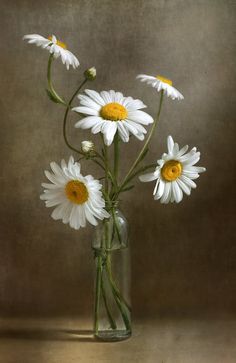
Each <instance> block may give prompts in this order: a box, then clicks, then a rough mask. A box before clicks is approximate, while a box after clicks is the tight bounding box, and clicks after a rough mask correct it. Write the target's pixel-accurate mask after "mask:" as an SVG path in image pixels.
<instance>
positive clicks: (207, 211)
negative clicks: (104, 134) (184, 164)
mask: <svg viewBox="0 0 236 363" xmlns="http://www.w3.org/2000/svg"><path fill="white" fill-rule="evenodd" d="M0 5H1V12H0V14H1V15H0V18H1V19H0V21H1V45H0V46H1V52H0V57H1V68H0V72H1V74H0V80H1V81H0V82H1V91H0V92H1V93H0V102H1V154H0V157H1V195H0V198H1V203H0V215H1V245H0V309H1V310H0V311H1V315H13V314H26V315H27V314H29V315H32V314H34V315H46V314H55V315H56V314H65V315H71V314H77V315H79V316H85V315H86V314H87V315H91V314H92V313H91V311H92V301H93V294H92V292H93V272H92V271H93V258H92V253H91V250H90V241H91V235H92V232H93V231H92V228H90V227H89V228H87V229H83V230H80V231H79V232H76V231H73V230H71V229H70V228H69V227H68V226H64V225H63V224H62V223H60V222H54V221H53V220H52V219H51V218H50V216H49V215H50V210H47V209H46V208H45V207H44V204H43V202H42V201H40V200H39V194H40V192H41V186H40V184H41V182H42V181H43V180H44V175H43V170H44V169H46V168H48V165H49V162H50V161H51V160H55V161H60V160H61V158H64V157H65V158H67V157H68V156H69V155H70V151H68V150H67V148H66V147H65V145H64V143H63V139H62V132H61V126H62V117H63V107H61V106H57V105H54V104H52V103H51V102H50V101H49V100H48V99H47V97H46V94H45V85H46V79H45V71H46V65H47V52H46V51H43V50H41V49H38V48H36V47H35V46H29V45H26V44H24V43H23V41H22V36H23V35H24V34H29V33H39V34H42V35H45V36H48V35H49V34H51V33H54V34H56V35H57V36H58V37H59V38H61V39H62V40H63V41H65V42H66V43H67V44H68V47H69V49H70V50H72V51H73V52H74V53H75V54H76V55H78V58H79V60H80V62H81V67H80V68H79V69H78V70H77V71H73V70H71V71H69V72H67V71H66V69H65V67H63V66H62V64H61V62H60V61H57V62H56V63H55V68H54V71H53V74H54V79H55V85H56V87H57V89H58V90H59V93H61V94H63V95H64V96H65V97H67V98H68V97H69V96H70V95H71V93H72V92H73V90H74V89H75V88H76V86H77V85H78V82H79V80H80V79H81V77H82V72H83V70H84V69H85V68H86V67H88V66H93V65H95V66H96V68H97V72H98V77H97V81H96V82H94V83H93V84H91V85H90V86H91V87H92V88H93V87H94V88H95V89H97V90H102V89H115V90H120V91H122V92H124V94H125V95H131V96H133V97H138V98H141V99H142V100H143V101H144V102H145V103H146V104H147V105H148V111H149V112H150V113H151V114H152V115H153V116H154V115H155V112H156V108H157V95H156V93H155V92H154V91H153V90H152V89H150V88H148V87H144V86H143V85H142V84H141V83H139V82H138V81H136V80H135V76H136V75H137V74H138V73H147V74H154V75H155V74H157V73H160V74H163V75H165V76H167V77H169V78H171V79H173V81H174V85H176V87H177V88H178V89H179V90H180V91H181V92H182V93H183V94H184V95H185V100H184V101H183V102H172V101H171V100H169V99H165V104H164V109H163V113H162V117H161V122H160V124H159V127H158V131H157V133H156V135H155V138H154V140H153V143H152V151H151V152H150V155H149V157H148V160H149V161H151V162H153V161H155V160H156V159H157V158H159V156H160V155H161V153H162V152H163V151H165V149H166V146H165V143H166V137H167V135H168V134H172V135H173V137H174V138H175V139H176V140H177V141H178V142H179V143H180V144H181V145H183V144H186V143H188V144H189V145H190V146H191V147H192V146H195V145H196V146H198V147H199V149H200V150H201V152H202V159H201V163H200V165H203V166H206V167H207V173H205V174H203V175H202V176H201V178H200V179H199V180H198V182H197V184H198V188H197V190H195V191H193V193H192V196H191V197H190V198H187V197H185V199H184V202H182V203H181V204H180V205H167V206H163V205H161V204H159V202H155V201H153V199H152V190H153V186H154V185H153V184H152V183H150V184H139V183H138V182H137V186H136V189H135V190H134V191H132V192H130V193H129V194H128V195H127V197H126V198H123V211H124V213H125V214H126V216H127V217H128V220H129V221H130V225H131V234H130V240H131V248H132V282H133V283H132V298H133V307H134V314H135V315H136V316H142V315H145V316H148V315H149V316H151V317H152V316H158V315H161V316H163V315H170V316H172V315H175V316H176V315H178V316H185V317H186V316H194V317H198V316H204V317H212V316H226V315H227V316H229V315H231V314H234V313H235V306H236V266H235V257H236V247H235V240H234V238H235V199H234V198H235V163H234V156H235V116H234V114H235V104H234V101H235V39H236V37H235V35H236V34H235V28H236V27H235V25H236V24H235V15H236V14H235V10H236V9H235V1H230V0H216V1H214V0H185V1H183V0H172V1H171V0H166V1H164V0H146V1H145V0H127V1H119V0H113V1H112V0H97V1H95V0H87V1H85V0H84V1H82V0H74V1H73V0H67V1H64V0H63V1H62V0H57V1H55V0H54V1H50V0H48V1H30V0H25V1H23V0H22V1H4V0H1V2H0ZM74 121H76V117H74V116H73V117H71V121H70V124H71V128H70V137H71V140H72V141H73V143H74V144H75V145H77V146H79V144H80V141H81V140H82V139H85V138H90V134H89V132H88V133H86V132H84V133H82V132H81V131H79V130H76V129H74V127H73V124H74ZM141 146H142V143H141V142H140V141H135V140H132V141H131V142H130V143H129V144H128V145H122V153H123V158H122V173H123V174H124V173H125V171H126V170H127V169H128V167H129V165H130V164H131V163H132V161H133V159H134V157H135V155H136V153H137V152H138V150H139V149H140V147H141ZM83 172H84V173H93V174H94V175H96V176H99V172H98V170H97V169H94V168H93V165H91V163H88V164H86V163H84V164H83Z"/></svg>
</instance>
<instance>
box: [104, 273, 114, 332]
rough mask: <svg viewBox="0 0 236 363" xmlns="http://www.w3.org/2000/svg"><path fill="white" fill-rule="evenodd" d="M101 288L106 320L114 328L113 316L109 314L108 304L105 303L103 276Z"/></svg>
mask: <svg viewBox="0 0 236 363" xmlns="http://www.w3.org/2000/svg"><path fill="white" fill-rule="evenodd" d="M101 289H102V297H103V301H104V305H105V308H106V312H107V316H108V320H109V322H110V325H111V328H112V329H113V330H114V329H116V328H117V326H116V322H115V320H114V319H113V317H112V315H111V312H110V309H109V306H108V303H107V298H106V291H105V287H104V282H103V276H102V278H101Z"/></svg>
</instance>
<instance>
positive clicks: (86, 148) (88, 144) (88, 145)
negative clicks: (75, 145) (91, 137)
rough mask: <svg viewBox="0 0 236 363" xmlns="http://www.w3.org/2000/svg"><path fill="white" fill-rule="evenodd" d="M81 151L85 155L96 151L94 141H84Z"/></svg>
mask: <svg viewBox="0 0 236 363" xmlns="http://www.w3.org/2000/svg"><path fill="white" fill-rule="evenodd" d="M81 149H82V151H83V152H84V153H85V154H88V153H90V152H91V151H94V143H93V142H92V141H87V140H85V141H82V142H81Z"/></svg>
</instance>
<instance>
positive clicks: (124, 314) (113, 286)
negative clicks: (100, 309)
mask: <svg viewBox="0 0 236 363" xmlns="http://www.w3.org/2000/svg"><path fill="white" fill-rule="evenodd" d="M106 271H107V276H108V279H109V282H110V285H111V289H112V292H113V296H114V299H115V301H116V304H117V306H118V308H119V310H120V313H121V316H122V319H123V321H124V324H125V327H126V329H127V330H128V331H130V330H131V326H130V321H129V317H128V315H127V312H126V310H125V308H124V306H123V303H122V301H121V294H120V293H119V292H118V291H117V287H116V284H115V282H114V280H113V278H112V271H111V260H110V255H108V256H107V259H106Z"/></svg>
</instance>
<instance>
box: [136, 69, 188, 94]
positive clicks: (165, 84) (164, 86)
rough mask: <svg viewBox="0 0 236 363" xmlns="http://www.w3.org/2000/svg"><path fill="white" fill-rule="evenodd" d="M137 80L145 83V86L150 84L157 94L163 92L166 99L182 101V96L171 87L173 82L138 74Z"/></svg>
mask: <svg viewBox="0 0 236 363" xmlns="http://www.w3.org/2000/svg"><path fill="white" fill-rule="evenodd" d="M137 79H140V80H141V82H146V83H147V84H150V85H151V86H152V87H153V88H156V90H157V91H158V92H160V91H161V90H163V92H164V94H165V95H167V97H170V98H172V100H175V99H177V100H183V99H184V96H183V95H182V94H181V93H180V92H179V91H178V90H177V89H176V88H174V87H173V86H172V84H173V82H172V81H171V80H170V79H168V78H165V77H162V76H156V77H153V76H148V75H146V74H139V75H138V76H137Z"/></svg>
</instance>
